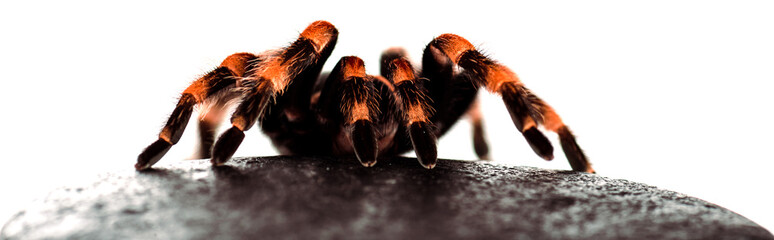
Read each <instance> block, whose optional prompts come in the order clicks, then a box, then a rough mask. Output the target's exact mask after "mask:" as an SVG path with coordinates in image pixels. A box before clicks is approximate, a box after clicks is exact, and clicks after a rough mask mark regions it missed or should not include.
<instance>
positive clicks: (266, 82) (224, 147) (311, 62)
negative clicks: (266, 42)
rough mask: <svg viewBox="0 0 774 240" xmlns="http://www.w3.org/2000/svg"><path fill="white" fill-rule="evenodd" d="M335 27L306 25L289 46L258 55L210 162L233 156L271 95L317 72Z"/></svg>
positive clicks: (329, 48) (332, 40) (322, 23)
mask: <svg viewBox="0 0 774 240" xmlns="http://www.w3.org/2000/svg"><path fill="white" fill-rule="evenodd" d="M337 37H338V30H336V28H335V27H334V26H333V25H332V24H330V23H329V22H326V21H316V22H313V23H312V24H310V25H309V26H308V27H307V28H306V29H304V31H303V32H301V34H300V36H299V38H298V39H297V40H296V41H294V42H293V43H292V44H291V45H290V46H288V47H286V48H283V49H280V50H279V51H276V52H271V53H268V54H266V55H264V56H261V59H260V61H259V62H256V63H255V65H254V66H252V67H251V68H250V72H249V73H248V74H247V77H245V78H243V79H242V80H241V81H240V85H241V87H243V88H244V89H246V90H245V92H244V96H243V98H242V102H241V103H240V104H239V105H238V106H237V108H236V110H235V111H234V113H233V115H232V117H231V124H232V127H231V128H230V129H228V130H227V131H226V132H224V133H223V134H222V135H221V136H220V137H219V138H218V140H217V141H216V142H215V144H214V146H213V149H212V159H211V162H212V163H213V164H214V165H222V164H224V163H226V161H228V159H230V158H231V156H233V155H234V152H236V149H237V148H238V147H239V145H240V144H241V143H242V140H243V139H244V137H245V134H244V131H247V130H248V129H250V128H251V127H252V126H253V125H255V123H256V121H258V120H259V119H261V118H263V116H264V114H265V113H266V108H267V107H268V105H269V104H270V102H271V101H272V99H273V98H275V97H277V96H280V95H282V94H283V92H284V91H285V90H286V89H287V88H288V86H289V85H290V84H291V82H292V81H294V80H296V78H297V77H299V76H308V75H309V73H310V72H313V71H317V72H319V71H320V69H321V66H322V65H323V64H324V63H325V60H326V59H327V58H328V56H330V53H331V51H332V50H333V47H334V46H335V44H336V39H337Z"/></svg>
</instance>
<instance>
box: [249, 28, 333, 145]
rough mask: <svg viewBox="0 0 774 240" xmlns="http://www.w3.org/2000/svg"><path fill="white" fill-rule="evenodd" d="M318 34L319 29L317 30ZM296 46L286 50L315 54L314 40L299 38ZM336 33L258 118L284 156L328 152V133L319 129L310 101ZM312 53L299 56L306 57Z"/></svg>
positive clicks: (329, 139) (315, 112)
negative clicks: (317, 55) (315, 58)
mask: <svg viewBox="0 0 774 240" xmlns="http://www.w3.org/2000/svg"><path fill="white" fill-rule="evenodd" d="M318 33H319V32H318ZM304 39H306V41H305V42H301V43H300V44H298V45H292V47H294V48H293V49H289V50H288V52H291V53H292V52H299V53H305V54H312V53H316V52H317V50H316V47H315V43H314V41H311V40H308V38H302V41H304ZM336 41H337V36H336V35H335V34H334V35H332V36H331V37H330V41H329V42H328V43H327V44H326V45H325V47H324V48H322V49H321V50H320V54H319V55H320V56H319V60H317V61H316V62H314V63H312V64H311V65H310V66H309V67H308V68H307V69H306V70H304V71H303V72H301V73H300V74H299V75H298V76H297V77H296V78H295V79H293V81H292V84H290V85H289V86H287V89H286V90H285V92H284V93H282V94H281V95H278V96H277V97H276V99H275V101H274V103H273V104H271V105H270V106H269V108H268V109H267V112H266V115H265V116H264V117H263V118H262V119H259V124H260V126H261V131H263V133H264V134H266V136H268V137H269V138H270V139H271V141H272V144H273V145H274V147H275V148H276V149H277V150H278V151H279V152H280V154H285V155H331V154H332V150H331V146H330V145H328V144H323V143H329V142H331V138H330V135H331V134H330V133H329V132H328V131H326V130H325V129H322V127H321V126H320V123H319V119H318V116H317V114H318V113H317V111H315V110H314V109H313V108H312V102H313V101H314V102H315V103H316V101H317V100H318V99H319V97H313V96H319V95H316V94H315V90H316V89H315V87H317V85H318V84H317V83H318V81H322V80H318V79H320V72H321V71H322V68H323V65H324V64H325V62H326V61H327V60H328V58H329V57H330V55H331V52H333V49H334V47H335V46H336ZM311 57H314V56H306V57H300V59H308V58H311Z"/></svg>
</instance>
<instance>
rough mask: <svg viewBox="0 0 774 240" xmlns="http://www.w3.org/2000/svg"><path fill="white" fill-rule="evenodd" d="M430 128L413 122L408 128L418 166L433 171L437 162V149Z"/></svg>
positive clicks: (422, 123)
mask: <svg viewBox="0 0 774 240" xmlns="http://www.w3.org/2000/svg"><path fill="white" fill-rule="evenodd" d="M431 129H432V126H431V125H430V124H429V123H426V122H415V123H412V124H411V125H410V126H409V137H411V143H412V144H413V145H414V152H415V153H416V154H417V160H419V164H422V166H423V167H425V168H427V169H433V168H434V167H435V164H436V163H437V162H438V149H437V143H436V140H437V139H436V137H435V134H433V132H432V130H431Z"/></svg>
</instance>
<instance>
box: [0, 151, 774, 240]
mask: <svg viewBox="0 0 774 240" xmlns="http://www.w3.org/2000/svg"><path fill="white" fill-rule="evenodd" d="M169 162H171V161H166V162H162V163H161V164H157V166H155V167H154V169H152V170H150V171H145V172H136V171H133V170H130V169H131V168H132V166H127V170H126V171H124V172H115V173H107V174H103V175H101V176H99V177H98V178H97V179H95V181H94V182H93V183H91V184H85V185H82V186H69V187H62V188H59V189H56V190H53V191H52V192H51V193H50V194H49V195H48V197H47V198H45V199H44V200H42V201H40V202H38V203H36V204H33V206H31V207H29V208H28V209H24V210H23V211H21V212H19V213H18V214H16V215H15V216H14V217H13V218H12V219H11V220H10V221H9V222H8V223H6V224H5V226H4V227H3V229H2V232H0V238H2V239H43V238H55V239H60V238H67V239H70V238H72V239H127V238H130V239H256V238H259V239H263V238H265V239H275V238H281V239H351V238H354V239H407V238H410V239H425V238H429V239H447V238H454V239H458V238H465V239H489V238H496V239H500V238H507V239H774V236H772V234H771V233H770V232H768V231H767V230H766V229H764V228H762V227H760V226H758V225H757V224H755V223H753V222H752V221H750V220H748V219H746V218H745V217H743V216H740V215H738V214H736V213H734V212H732V211H729V210H727V209H725V208H722V207H720V206H717V205H714V204H711V203H708V202H705V201H703V200H700V199H697V198H693V197H689V196H686V195H683V194H680V193H676V192H672V191H668V190H662V189H658V188H656V187H653V186H648V185H644V184H640V183H635V182H631V181H627V180H621V179H610V178H606V177H603V176H600V175H596V174H587V173H578V172H571V171H558V170H545V169H537V168H532V167H513V166H503V165H497V164H490V163H487V162H469V161H455V160H440V161H439V163H438V165H437V166H436V168H435V169H432V170H427V169H424V168H422V167H421V166H420V165H419V163H418V162H417V161H416V159H413V158H396V159H390V160H387V159H380V160H379V162H378V163H377V164H376V166H374V167H370V168H366V167H362V166H361V165H360V164H359V163H358V162H357V160H355V159H347V158H343V159H340V158H319V157H282V156H279V157H259V158H236V159H232V160H231V161H230V162H229V163H228V164H227V165H226V166H223V167H212V166H211V165H210V163H209V161H204V160H193V161H179V162H172V163H169Z"/></svg>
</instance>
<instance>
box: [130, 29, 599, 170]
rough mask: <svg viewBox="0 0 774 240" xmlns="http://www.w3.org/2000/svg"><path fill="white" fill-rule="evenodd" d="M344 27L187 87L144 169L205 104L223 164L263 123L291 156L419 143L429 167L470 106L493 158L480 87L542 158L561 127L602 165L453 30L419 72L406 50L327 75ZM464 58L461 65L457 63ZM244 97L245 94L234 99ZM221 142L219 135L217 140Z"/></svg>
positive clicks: (207, 144)
mask: <svg viewBox="0 0 774 240" xmlns="http://www.w3.org/2000/svg"><path fill="white" fill-rule="evenodd" d="M337 37H338V30H337V29H336V28H335V27H334V26H333V25H332V24H330V23H328V22H325V21H317V22H314V23H312V24H310V25H309V26H308V27H307V28H306V29H305V30H304V31H303V32H302V33H301V35H300V36H299V38H298V39H297V40H296V41H294V42H293V43H291V44H290V46H288V47H285V48H282V49H279V50H275V51H269V52H266V53H262V54H257V55H256V54H251V53H237V54H233V55H231V56H229V57H227V58H226V59H225V60H224V61H223V63H221V64H220V66H219V67H218V68H216V69H215V70H212V71H211V72H209V73H207V74H205V75H204V76H203V77H201V78H199V79H198V80H196V81H194V82H193V83H192V84H191V86H190V87H188V88H187V89H186V90H185V91H183V93H182V96H181V97H180V100H179V102H178V103H177V107H176V108H175V110H174V111H173V112H172V115H171V116H170V117H169V120H168V121H167V124H166V125H165V126H164V128H163V129H162V130H161V133H160V134H159V139H158V140H156V142H154V143H152V144H151V145H150V146H148V147H147V148H146V149H145V150H144V151H143V152H142V153H141V154H140V156H139V157H138V159H137V164H136V165H135V167H136V168H137V169H138V170H144V169H147V168H150V167H151V166H152V165H153V164H154V163H156V162H157V161H158V160H159V159H161V157H162V156H163V155H164V154H165V153H166V152H167V151H168V150H169V149H170V148H171V147H172V145H174V144H175V143H177V141H178V140H179V139H180V136H181V135H182V134H183V131H184V130H185V126H186V124H187V122H188V120H189V118H190V117H191V114H192V113H193V111H194V107H195V106H197V105H199V106H201V107H200V109H201V110H200V113H199V114H200V118H199V119H200V120H199V131H200V132H199V133H200V134H199V135H200V143H201V146H202V148H201V150H200V153H199V155H200V157H202V158H209V157H211V158H212V159H211V161H212V163H213V164H214V165H222V164H224V163H226V161H228V159H230V158H231V156H232V155H233V154H234V152H235V151H236V149H237V147H238V146H239V144H240V143H241V142H242V140H243V139H244V136H245V135H244V131H247V130H248V129H250V127H252V126H253V125H255V124H256V122H258V124H260V127H261V129H262V130H263V132H264V133H265V134H266V135H268V136H269V138H271V140H272V142H273V144H274V146H275V147H276V148H277V149H278V150H279V152H280V153H282V154H287V155H337V156H346V155H349V156H351V155H355V156H356V157H357V159H358V160H359V161H360V163H362V164H363V165H364V166H367V167H370V166H373V165H374V164H376V160H377V158H378V157H379V156H397V155H399V154H401V153H404V152H407V151H410V150H412V149H413V150H414V151H415V152H416V154H417V159H418V160H419V163H420V164H422V166H424V167H426V168H433V167H434V166H435V164H436V160H437V154H436V139H437V137H438V136H441V135H443V134H444V133H446V131H448V130H449V128H450V127H451V126H452V125H453V124H454V123H455V122H456V121H457V120H458V119H460V117H461V116H462V115H463V114H465V113H468V114H469V115H471V117H472V119H473V121H472V123H473V129H474V134H473V139H474V141H473V142H474V148H475V150H476V153H477V154H478V156H479V157H480V158H486V156H487V153H488V147H487V143H486V141H485V140H484V137H483V128H482V126H481V117H480V113H478V109H477V107H476V105H477V104H475V98H476V93H477V91H478V88H479V87H482V86H483V87H485V88H486V89H487V90H489V91H490V92H492V93H495V94H499V95H501V96H502V99H503V101H504V102H505V106H506V107H507V109H508V111H509V112H510V115H511V118H512V120H513V123H514V124H515V125H516V128H517V129H518V130H519V131H521V132H522V134H523V135H524V138H525V139H526V140H527V143H529V145H530V146H531V147H532V149H533V150H535V153H537V154H538V155H539V156H540V157H542V158H544V159H547V160H550V159H553V146H552V145H551V142H550V141H549V140H548V139H547V138H546V137H545V135H543V133H542V132H541V131H540V130H538V126H542V127H543V128H544V129H545V130H548V131H554V132H556V133H557V134H558V136H559V140H560V143H561V145H562V148H563V149H564V152H565V155H566V156H567V159H568V160H569V162H570V165H571V166H572V169H573V170H575V171H585V172H594V170H593V169H592V168H591V164H589V162H588V160H587V159H586V156H585V155H584V154H583V152H582V150H581V149H580V147H579V146H578V144H577V143H576V141H575V137H574V136H573V135H572V133H571V132H570V130H569V129H568V128H567V126H565V125H564V123H563V122H562V120H561V118H559V115H557V114H556V112H555V111H554V110H553V108H551V107H550V106H549V105H548V104H546V103H545V102H544V101H543V100H541V99H540V98H538V97H537V96H536V95H535V94H533V93H532V92H531V91H530V90H529V89H527V88H525V87H524V85H523V84H522V83H521V82H520V81H519V79H518V77H517V76H516V74H514V73H513V72H512V71H511V70H510V69H509V68H507V67H505V66H503V65H501V64H499V63H497V62H496V61H494V60H492V59H489V58H488V57H486V56H484V55H483V54H481V53H480V52H479V51H477V50H476V49H475V48H474V47H473V45H472V44H470V42H468V41H467V40H465V39H464V38H462V37H460V36H457V35H454V34H443V35H441V36H438V37H436V38H435V39H433V40H432V41H431V42H430V43H429V44H428V45H427V47H426V48H425V50H424V55H423V57H422V69H421V70H420V71H416V70H415V68H414V67H412V65H411V63H410V62H409V60H408V59H406V54H405V53H404V51H403V50H401V49H389V50H387V51H385V52H384V53H383V54H382V58H381V71H380V75H381V76H372V75H367V74H366V71H365V66H364V64H363V61H362V60H361V59H359V58H357V57H354V56H350V57H343V58H341V59H340V60H339V62H338V63H337V64H336V66H335V67H334V69H333V70H332V71H331V72H330V73H325V74H322V76H321V74H320V73H321V71H322V67H323V64H325V61H326V60H327V59H328V57H329V56H330V55H331V52H332V51H333V48H334V46H335V45H336V40H337ZM455 66H458V67H459V69H461V70H460V71H455V69H456V68H455ZM233 100H239V101H233ZM231 103H236V108H235V110H234V113H233V115H232V117H231V123H232V127H231V128H230V129H228V130H227V131H226V132H224V133H223V134H221V135H220V137H219V138H218V140H217V141H213V140H214V139H215V132H214V129H215V128H216V126H217V124H218V123H219V122H221V121H222V120H223V116H224V115H225V112H224V111H225V109H227V107H228V105H229V104H231ZM213 143H214V144H213Z"/></svg>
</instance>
